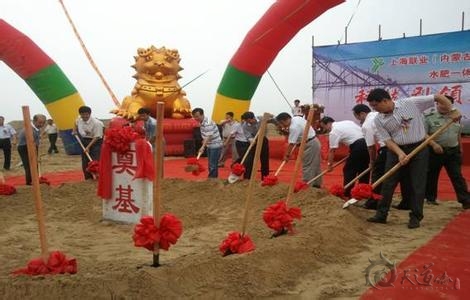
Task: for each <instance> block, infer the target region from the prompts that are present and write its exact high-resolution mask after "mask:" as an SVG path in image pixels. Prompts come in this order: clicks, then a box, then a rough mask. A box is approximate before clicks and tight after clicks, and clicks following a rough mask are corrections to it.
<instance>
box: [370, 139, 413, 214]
mask: <svg viewBox="0 0 470 300" xmlns="http://www.w3.org/2000/svg"><path fill="white" fill-rule="evenodd" d="M388 151H389V150H388V148H387V147H385V146H384V147H381V148H380V149H379V150H378V151H377V159H376V160H375V162H374V165H373V166H372V175H371V182H372V183H374V182H376V181H377V180H378V179H379V178H380V177H382V176H383V175H384V174H385V162H386V161H387V152H388ZM398 172H400V190H401V199H402V200H401V201H402V202H401V205H402V206H406V207H408V206H409V198H410V197H411V195H410V194H411V187H410V179H409V174H408V172H403V170H402V169H400V170H399V171H398ZM374 193H376V194H379V195H380V194H382V184H379V185H378V186H377V187H376V188H375V189H374ZM365 205H366V206H367V207H371V208H377V201H376V200H374V199H368V200H367V202H366V204H365Z"/></svg>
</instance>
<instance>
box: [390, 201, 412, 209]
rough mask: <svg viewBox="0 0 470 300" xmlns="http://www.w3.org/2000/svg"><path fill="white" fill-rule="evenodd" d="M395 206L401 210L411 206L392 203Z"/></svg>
mask: <svg viewBox="0 0 470 300" xmlns="http://www.w3.org/2000/svg"><path fill="white" fill-rule="evenodd" d="M392 207H393V208H395V209H399V210H410V208H409V207H408V206H406V205H403V204H401V203H400V204H394V205H392Z"/></svg>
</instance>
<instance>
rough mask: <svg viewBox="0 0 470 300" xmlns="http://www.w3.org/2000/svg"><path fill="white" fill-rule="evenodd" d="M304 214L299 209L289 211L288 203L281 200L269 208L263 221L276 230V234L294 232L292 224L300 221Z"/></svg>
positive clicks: (264, 214) (294, 208)
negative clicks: (296, 220)
mask: <svg viewBox="0 0 470 300" xmlns="http://www.w3.org/2000/svg"><path fill="white" fill-rule="evenodd" d="M301 218H302V212H301V210H300V208H298V207H292V208H290V209H287V205H286V202H285V201H284V200H280V201H278V202H276V203H274V204H272V205H270V206H268V207H267V208H266V209H265V210H264V212H263V220H264V222H265V223H266V225H268V227H269V228H271V229H274V231H276V234H280V233H282V232H284V231H285V230H287V231H288V232H293V231H294V230H293V227H292V222H293V221H294V219H298V220H300V219H301Z"/></svg>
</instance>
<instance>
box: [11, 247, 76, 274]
mask: <svg viewBox="0 0 470 300" xmlns="http://www.w3.org/2000/svg"><path fill="white" fill-rule="evenodd" d="M65 273H68V274H75V273H77V260H76V259H75V258H71V259H67V257H66V256H65V254H64V253H62V252H60V251H52V252H51V253H49V258H48V259H47V263H46V262H44V260H43V259H42V258H35V259H32V260H30V261H29V262H28V265H27V266H26V268H22V269H18V270H15V271H13V273H12V274H14V275H32V276H36V275H46V274H65Z"/></svg>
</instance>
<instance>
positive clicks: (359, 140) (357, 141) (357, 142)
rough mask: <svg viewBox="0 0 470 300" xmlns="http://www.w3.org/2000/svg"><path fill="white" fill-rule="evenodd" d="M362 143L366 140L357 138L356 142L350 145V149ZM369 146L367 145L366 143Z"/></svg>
mask: <svg viewBox="0 0 470 300" xmlns="http://www.w3.org/2000/svg"><path fill="white" fill-rule="evenodd" d="M360 143H364V144H365V143H366V140H365V139H364V138H360V139H357V140H355V141H354V143H352V144H351V145H349V149H352V148H353V147H354V146H355V145H358V144H360ZM366 147H367V145H366Z"/></svg>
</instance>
